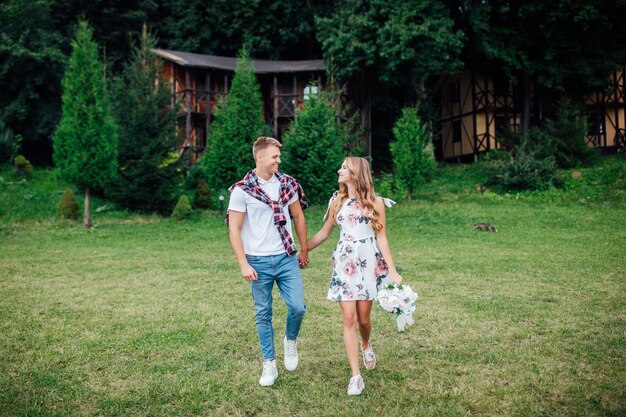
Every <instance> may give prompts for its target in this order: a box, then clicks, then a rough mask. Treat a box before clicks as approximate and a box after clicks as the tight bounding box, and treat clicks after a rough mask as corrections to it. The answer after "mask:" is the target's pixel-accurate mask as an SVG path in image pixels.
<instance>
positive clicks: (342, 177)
mask: <svg viewBox="0 0 626 417" xmlns="http://www.w3.org/2000/svg"><path fill="white" fill-rule="evenodd" d="M337 173H338V174H339V178H338V181H339V183H340V184H347V183H349V182H351V181H352V173H351V172H350V170H349V169H348V165H346V161H343V163H342V164H341V168H339V170H338V171H337Z"/></svg>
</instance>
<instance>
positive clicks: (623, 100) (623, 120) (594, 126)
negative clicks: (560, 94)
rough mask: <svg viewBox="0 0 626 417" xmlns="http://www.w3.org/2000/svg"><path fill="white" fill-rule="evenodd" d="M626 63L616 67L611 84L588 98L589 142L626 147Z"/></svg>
mask: <svg viewBox="0 0 626 417" xmlns="http://www.w3.org/2000/svg"><path fill="white" fill-rule="evenodd" d="M625 77H626V66H624V67H622V68H621V69H620V70H619V71H614V72H613V73H612V74H611V76H610V77H609V83H608V85H607V88H606V89H605V90H603V91H597V92H595V93H593V94H590V95H589V96H587V97H586V98H585V108H586V113H587V143H588V144H589V145H590V146H597V147H601V148H606V149H610V148H624V147H626V83H625V82H624V79H625Z"/></svg>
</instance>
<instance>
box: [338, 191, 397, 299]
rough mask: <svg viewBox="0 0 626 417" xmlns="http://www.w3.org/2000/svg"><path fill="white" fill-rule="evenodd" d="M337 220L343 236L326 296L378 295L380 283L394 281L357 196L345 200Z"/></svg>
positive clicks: (342, 297)
mask: <svg viewBox="0 0 626 417" xmlns="http://www.w3.org/2000/svg"><path fill="white" fill-rule="evenodd" d="M331 200H332V199H331ZM335 221H336V223H337V225H339V228H340V236H339V242H338V243H337V247H336V248H335V251H334V252H333V275H332V278H331V281H330V288H329V289H328V296H327V298H328V299H329V300H333V301H355V300H374V299H376V295H377V294H378V288H379V287H380V285H381V284H383V283H389V282H391V279H390V278H389V276H388V272H389V271H388V268H387V263H386V262H385V260H384V259H383V256H382V254H381V253H380V250H379V249H378V245H377V243H376V231H374V228H373V227H372V224H371V222H370V220H369V219H368V218H367V217H365V216H364V215H363V213H362V211H361V206H360V204H359V202H358V201H357V199H355V198H352V199H347V200H346V201H344V203H343V205H342V206H341V208H340V209H339V212H338V213H337V216H336V218H335Z"/></svg>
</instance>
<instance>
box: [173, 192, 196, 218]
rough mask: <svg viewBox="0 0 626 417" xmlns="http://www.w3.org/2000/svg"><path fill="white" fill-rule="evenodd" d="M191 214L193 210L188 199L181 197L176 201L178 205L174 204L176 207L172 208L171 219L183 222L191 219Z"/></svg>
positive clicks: (184, 196)
mask: <svg viewBox="0 0 626 417" xmlns="http://www.w3.org/2000/svg"><path fill="white" fill-rule="evenodd" d="M192 213H193V210H192V209H191V205H190V204H189V197H187V196H186V195H183V196H181V197H180V198H179V199H178V203H176V207H174V211H173V212H172V218H173V219H175V220H184V219H188V218H189V217H191V214H192Z"/></svg>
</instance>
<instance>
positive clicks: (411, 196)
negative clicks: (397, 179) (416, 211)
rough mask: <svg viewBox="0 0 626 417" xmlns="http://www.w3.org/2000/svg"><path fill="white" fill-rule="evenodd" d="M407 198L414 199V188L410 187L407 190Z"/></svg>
mask: <svg viewBox="0 0 626 417" xmlns="http://www.w3.org/2000/svg"><path fill="white" fill-rule="evenodd" d="M406 198H407V199H408V200H409V201H411V200H413V190H412V189H410V188H409V189H408V190H407V192H406Z"/></svg>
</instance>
